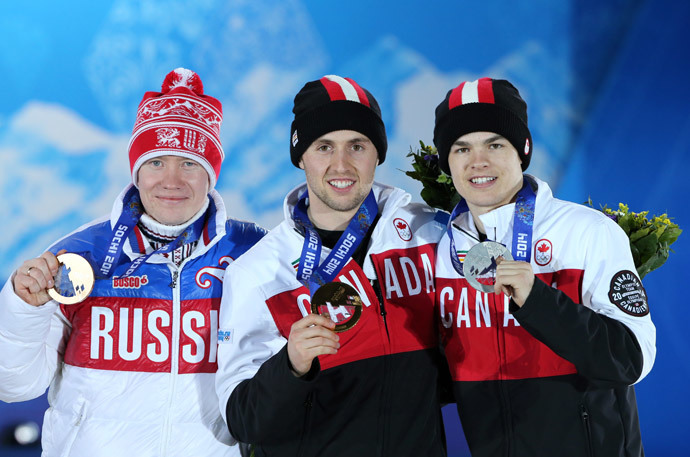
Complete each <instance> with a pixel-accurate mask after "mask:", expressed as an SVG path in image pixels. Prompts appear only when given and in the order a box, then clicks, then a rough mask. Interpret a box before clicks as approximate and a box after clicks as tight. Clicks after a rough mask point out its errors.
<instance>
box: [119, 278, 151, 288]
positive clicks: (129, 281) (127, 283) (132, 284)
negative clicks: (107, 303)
mask: <svg viewBox="0 0 690 457" xmlns="http://www.w3.org/2000/svg"><path fill="white" fill-rule="evenodd" d="M148 283H149V278H148V277H147V276H146V275H143V276H125V277H124V278H113V289H138V288H140V287H141V286H145V285H146V284H148Z"/></svg>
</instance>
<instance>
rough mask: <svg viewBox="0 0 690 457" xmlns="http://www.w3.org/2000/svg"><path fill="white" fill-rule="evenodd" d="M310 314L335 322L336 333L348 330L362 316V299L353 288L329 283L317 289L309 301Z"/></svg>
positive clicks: (338, 283)
mask: <svg viewBox="0 0 690 457" xmlns="http://www.w3.org/2000/svg"><path fill="white" fill-rule="evenodd" d="M311 312H312V313H313V314H319V315H321V316H324V317H328V318H329V319H331V320H332V321H333V322H335V329H334V331H335V332H336V333H340V332H344V331H345V330H349V329H351V328H352V327H354V326H355V324H357V322H358V321H359V318H360V317H361V315H362V298H361V297H360V296H359V294H358V293H357V291H356V290H355V288H354V287H352V286H350V285H348V284H345V283H342V282H329V283H327V284H324V285H323V286H321V287H319V288H318V289H317V291H316V292H315V293H314V296H313V297H312V299H311Z"/></svg>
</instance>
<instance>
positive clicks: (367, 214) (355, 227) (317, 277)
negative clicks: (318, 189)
mask: <svg viewBox="0 0 690 457" xmlns="http://www.w3.org/2000/svg"><path fill="white" fill-rule="evenodd" d="M378 212H379V207H378V204H377V203H376V197H375V196H374V192H373V191H369V195H367V198H365V199H364V202H362V204H361V205H360V207H359V209H358V210H357V213H355V215H354V216H353V217H352V219H351V220H350V223H349V224H348V225H347V228H346V229H345V231H344V232H343V234H342V235H341V236H340V238H339V239H338V241H337V242H336V244H335V246H334V247H333V249H332V250H331V252H330V254H329V255H328V257H326V259H325V260H324V261H323V263H321V265H319V261H320V260H321V246H322V243H321V238H320V237H319V234H318V233H317V232H316V230H315V229H314V225H313V224H312V223H311V221H310V220H309V216H308V215H307V196H306V195H305V196H303V197H302V198H300V199H299V201H298V202H297V205H295V209H294V212H293V218H294V220H295V224H296V225H297V226H299V227H301V228H303V229H304V246H303V247H302V255H301V256H300V261H299V267H298V268H297V279H298V280H299V281H300V282H301V283H302V284H304V285H305V286H306V287H307V288H308V289H309V294H310V295H311V296H312V297H313V296H314V293H315V292H316V291H317V290H318V288H319V287H321V286H322V285H324V284H327V283H329V282H331V281H333V279H334V278H335V277H336V275H337V274H338V273H339V272H340V270H341V269H342V268H343V266H345V264H346V263H347V261H348V260H350V257H352V254H353V253H354V252H355V250H357V247H358V246H359V244H360V243H361V242H362V239H364V237H365V236H366V234H367V232H368V231H369V227H371V224H372V222H373V221H374V219H376V215H377V214H378Z"/></svg>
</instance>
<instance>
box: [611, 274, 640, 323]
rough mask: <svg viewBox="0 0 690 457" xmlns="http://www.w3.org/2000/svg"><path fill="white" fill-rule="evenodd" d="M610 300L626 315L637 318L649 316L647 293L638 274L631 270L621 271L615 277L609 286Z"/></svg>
mask: <svg viewBox="0 0 690 457" xmlns="http://www.w3.org/2000/svg"><path fill="white" fill-rule="evenodd" d="M609 300H611V303H613V304H614V305H616V306H617V307H618V309H620V310H621V311H623V312H624V313H625V314H629V315H631V316H636V317H642V316H646V315H647V314H649V305H648V304H647V292H645V290H644V287H642V281H640V278H638V277H637V274H635V273H633V272H632V271H630V270H621V271H619V272H618V273H616V274H615V275H613V278H612V279H611V285H610V286H609Z"/></svg>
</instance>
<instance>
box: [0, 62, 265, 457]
mask: <svg viewBox="0 0 690 457" xmlns="http://www.w3.org/2000/svg"><path fill="white" fill-rule="evenodd" d="M222 116H223V115H222V108H221V104H220V102H219V101H218V100H216V99H215V98H213V97H210V96H208V95H204V91H203V86H202V83H201V79H200V78H199V76H198V75H197V74H196V73H194V72H193V71H190V70H187V69H183V68H178V69H176V70H174V71H172V72H170V73H169V74H168V75H167V77H166V78H165V81H164V82H163V85H162V91H161V92H147V93H146V94H145V95H144V97H143V99H142V101H141V103H140V105H139V109H138V112H137V118H136V122H135V125H134V130H133V133H132V138H131V141H130V144H129V162H130V169H131V172H132V184H130V185H129V186H127V187H126V188H125V189H124V190H123V191H122V193H121V194H120V196H119V197H118V199H117V200H116V201H115V204H114V206H113V209H112V212H111V214H110V217H104V218H101V219H99V220H96V221H93V222H90V223H88V224H86V225H84V226H82V227H80V228H78V229H77V230H75V231H74V232H72V233H71V234H69V235H67V236H65V237H64V238H62V239H60V240H59V241H57V242H56V243H54V244H53V245H52V246H51V247H50V248H49V249H48V250H47V251H46V252H44V253H43V254H41V255H40V256H39V257H36V258H32V259H29V260H27V261H25V262H24V263H23V264H22V265H21V266H20V267H19V268H17V270H16V271H15V272H14V273H13V274H12V276H11V278H10V279H9V281H8V282H7V283H6V285H5V287H4V288H3V289H2V292H1V293H0V400H3V401H7V402H14V401H23V400H28V399H32V398H35V397H38V396H40V395H41V394H43V392H45V390H46V388H48V389H49V395H48V400H49V403H50V408H49V409H48V411H47V412H46V415H45V419H44V423H43V436H42V446H43V455H44V456H58V455H59V456H66V455H69V456H82V455H83V456H87V455H88V456H90V457H94V456H96V457H98V456H131V455H136V456H138V457H141V456H150V457H154V456H185V457H187V456H191V455H216V456H221V455H223V456H239V455H240V452H239V448H238V446H236V445H234V443H235V441H234V440H233V439H232V438H231V436H230V435H229V433H228V431H227V429H226V427H225V425H224V423H223V419H222V417H221V415H220V412H219V411H218V407H217V400H216V399H215V394H214V389H213V385H214V377H215V372H216V369H217V362H216V354H217V340H218V334H217V322H218V309H219V305H220V296H221V293H222V280H223V272H224V270H225V268H226V267H227V266H228V264H230V263H231V262H233V261H234V260H235V259H236V258H237V257H238V256H240V255H241V254H243V253H244V252H245V251H246V250H247V249H249V248H250V247H251V246H252V245H253V244H254V243H255V242H256V241H258V240H259V239H260V238H261V237H262V236H263V235H264V233H265V232H264V230H263V229H261V228H259V227H257V226H255V225H254V224H251V223H246V222H239V221H236V220H232V219H228V218H227V215H226V211H225V205H224V204H223V200H222V199H221V197H220V195H219V194H218V193H217V192H216V191H215V190H214V187H215V184H216V182H217V180H218V176H219V173H220V169H221V163H222V161H223V158H224V153H223V148H222V146H221V143H220V126H221V122H222ZM75 254H76V255H77V256H78V257H79V258H81V259H82V262H85V263H86V267H85V270H86V271H93V275H92V277H93V278H94V279H92V280H91V282H90V283H89V281H88V280H86V279H83V278H82V277H80V278H77V277H76V275H77V274H78V273H79V272H78V271H77V270H78V268H77V264H72V263H68V259H73V258H74V257H70V255H72V256H74V255H75ZM69 262H71V260H69ZM81 268H82V267H81V266H79V269H81ZM80 271H81V270H80ZM86 276H88V275H86ZM67 278H69V279H67ZM87 283H88V284H87ZM80 300H81V301H80ZM75 302H76V303H75Z"/></svg>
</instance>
